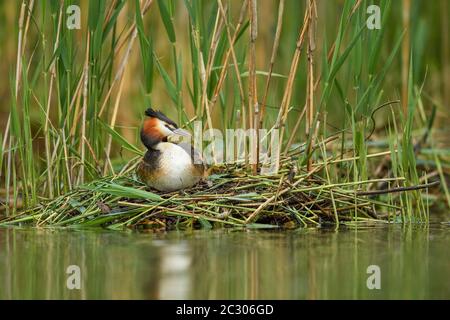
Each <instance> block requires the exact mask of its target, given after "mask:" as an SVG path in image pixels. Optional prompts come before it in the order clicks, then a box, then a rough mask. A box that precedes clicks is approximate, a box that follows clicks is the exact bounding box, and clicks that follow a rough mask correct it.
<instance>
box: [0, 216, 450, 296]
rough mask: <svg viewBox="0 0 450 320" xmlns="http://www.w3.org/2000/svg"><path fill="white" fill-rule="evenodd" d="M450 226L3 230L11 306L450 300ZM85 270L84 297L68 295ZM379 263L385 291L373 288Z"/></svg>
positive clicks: (3, 283)
mask: <svg viewBox="0 0 450 320" xmlns="http://www.w3.org/2000/svg"><path fill="white" fill-rule="evenodd" d="M449 244H450V227H449V226H444V225H438V224H436V225H432V226H429V227H425V226H424V227H417V226H414V227H411V226H409V227H408V226H404V227H402V226H389V227H375V228H374V227H372V228H358V229H357V230H354V229H352V230H348V229H344V230H343V229H341V230H339V231H334V230H327V229H311V230H301V231H288V232H286V231H283V232H279V231H277V232H273V231H271V232H269V231H229V230H228V231H227V230H225V231H195V232H191V233H181V232H169V233H165V234H151V233H132V232H129V233H127V232H123V233H121V232H108V231H86V230H83V231H73V230H72V231H66V230H63V231H55V230H36V229H0V298H1V299H23V298H25V299H36V298H38V299H69V298H76V299H111V298H115V299H129V298H131V299H155V298H160V299H185V298H186V299H229V298H234V299H327V298H343V299H357V298H373V299H380V298H398V299H410V298H412V299H423V298H446V299H449V298H450V254H449ZM69 265H78V266H79V267H80V270H81V278H82V280H81V282H82V283H81V285H82V287H81V290H69V289H67V287H66V279H67V276H68V275H67V274H66V268H67V267H68V266H69ZM369 265H378V266H379V267H380V271H381V289H380V290H369V289H368V288H367V286H366V280H367V277H369V275H368V274H367V273H366V272H367V267H368V266H369Z"/></svg>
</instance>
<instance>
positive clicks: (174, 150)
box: [152, 142, 201, 191]
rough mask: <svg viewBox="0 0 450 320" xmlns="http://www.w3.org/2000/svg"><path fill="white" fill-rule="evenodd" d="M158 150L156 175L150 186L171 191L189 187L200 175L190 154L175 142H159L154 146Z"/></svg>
mask: <svg viewBox="0 0 450 320" xmlns="http://www.w3.org/2000/svg"><path fill="white" fill-rule="evenodd" d="M155 149H156V150H158V151H160V152H161V153H160V156H159V159H158V160H159V161H158V163H159V168H158V171H159V172H158V175H157V177H155V179H154V181H152V187H154V188H155V189H158V190H161V191H173V190H179V189H184V188H187V187H191V186H193V185H194V184H196V183H197V182H198V181H199V180H200V178H201V176H199V175H197V174H196V172H195V171H196V170H195V167H194V164H193V161H192V158H191V155H190V154H189V153H187V152H186V150H185V149H183V148H182V147H180V146H179V145H177V144H174V143H170V142H160V143H158V145H157V146H156V147H155Z"/></svg>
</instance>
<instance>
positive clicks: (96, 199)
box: [0, 158, 428, 231]
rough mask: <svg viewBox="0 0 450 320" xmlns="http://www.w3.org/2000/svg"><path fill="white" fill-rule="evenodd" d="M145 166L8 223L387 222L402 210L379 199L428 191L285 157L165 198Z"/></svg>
mask: <svg viewBox="0 0 450 320" xmlns="http://www.w3.org/2000/svg"><path fill="white" fill-rule="evenodd" d="M138 162H139V158H136V159H135V160H133V161H131V162H130V163H129V164H127V165H126V166H125V167H124V168H123V169H122V171H121V172H120V173H119V174H117V175H115V176H110V177H105V178H103V179H101V180H96V181H93V182H91V183H89V184H86V185H83V186H80V187H78V188H77V189H74V190H72V191H71V192H69V193H67V194H64V195H62V196H59V197H57V198H55V199H52V200H48V201H44V202H42V203H40V204H39V205H38V206H35V207H34V208H30V209H28V210H26V211H23V212H21V213H20V214H19V215H15V216H12V217H9V218H6V219H3V221H0V224H2V225H8V224H9V225H10V224H13V225H33V226H37V227H45V226H51V227H75V228H76V227H81V228H85V227H86V228H87V227H103V228H108V229H126V228H133V229H153V230H159V231H164V230H173V229H182V230H185V229H189V228H213V227H245V228H279V227H281V228H297V227H307V226H320V225H324V224H334V225H336V224H339V223H344V224H347V225H352V224H355V223H372V222H387V221H393V218H394V219H395V217H397V218H398V217H399V216H400V214H401V207H400V206H399V205H397V204H396V203H397V202H398V201H397V202H396V201H393V200H392V197H390V198H389V199H390V200H389V201H380V200H379V199H378V198H377V197H376V195H380V194H390V193H391V192H396V193H398V192H402V191H414V190H417V189H419V188H423V187H428V186H427V185H423V186H417V187H410V188H407V187H403V188H402V187H401V188H395V189H385V190H383V191H369V192H367V191H365V192H364V191H363V192H361V191H360V190H361V189H367V188H363V187H364V186H367V185H369V184H376V183H380V182H384V183H385V184H386V183H389V184H390V183H391V182H392V183H393V184H396V185H398V184H401V183H402V179H399V178H386V179H376V180H368V181H360V182H345V183H337V184H336V183H329V182H328V181H326V180H325V179H324V178H323V172H324V171H325V170H327V168H326V167H327V166H328V165H329V164H327V163H318V164H315V165H313V166H312V168H311V169H310V171H309V172H307V171H303V170H301V171H299V172H297V170H296V169H294V168H295V167H296V166H295V165H293V164H292V163H291V162H290V159H288V158H284V159H281V164H280V166H281V168H280V170H279V172H278V174H277V175H273V176H265V175H264V176H260V175H258V176H254V175H251V174H249V173H248V170H245V168H244V166H243V165H226V166H225V165H223V166H220V167H215V168H214V172H213V173H211V174H210V175H209V176H208V178H207V179H205V180H204V181H201V182H200V183H199V184H198V185H196V186H195V187H193V188H190V189H186V190H181V191H177V192H170V193H160V192H155V191H154V190H150V189H148V188H147V187H146V186H144V185H143V184H142V183H140V182H139V181H138V179H137V177H136V174H135V168H136V165H137V164H138ZM305 170H306V169H305ZM321 173H322V174H321Z"/></svg>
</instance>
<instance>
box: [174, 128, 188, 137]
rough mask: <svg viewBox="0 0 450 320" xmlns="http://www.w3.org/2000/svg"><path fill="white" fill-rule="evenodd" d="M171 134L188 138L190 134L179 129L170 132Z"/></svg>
mask: <svg viewBox="0 0 450 320" xmlns="http://www.w3.org/2000/svg"><path fill="white" fill-rule="evenodd" d="M172 132H173V133H175V134H177V135H179V136H182V137H190V136H191V134H190V132H188V131H186V130H183V129H180V128H177V129H175V130H172Z"/></svg>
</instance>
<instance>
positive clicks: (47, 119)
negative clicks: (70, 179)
mask: <svg viewBox="0 0 450 320" xmlns="http://www.w3.org/2000/svg"><path fill="white" fill-rule="evenodd" d="M62 13H63V7H62V6H61V8H60V10H59V16H58V27H57V33H56V40H55V45H54V46H53V54H55V53H56V50H57V49H58V46H59V36H60V32H61V24H62ZM56 60H57V59H54V60H53V61H52V63H51V65H50V85H49V89H48V95H47V107H46V112H45V124H44V135H45V155H46V160H47V163H48V166H47V168H51V167H52V165H51V163H52V159H51V156H50V144H51V141H50V133H49V126H50V106H51V101H52V92H53V82H54V80H55V78H56ZM47 183H48V191H49V196H50V197H51V198H52V197H53V174H52V172H51V171H50V170H47Z"/></svg>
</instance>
